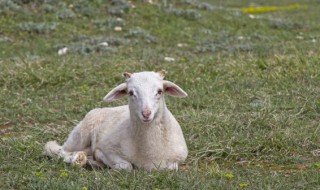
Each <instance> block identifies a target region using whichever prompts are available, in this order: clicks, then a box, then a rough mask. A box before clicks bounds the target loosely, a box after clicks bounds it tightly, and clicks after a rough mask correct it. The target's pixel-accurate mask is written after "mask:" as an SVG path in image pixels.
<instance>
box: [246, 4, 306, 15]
mask: <svg viewBox="0 0 320 190" xmlns="http://www.w3.org/2000/svg"><path fill="white" fill-rule="evenodd" d="M302 8H306V6H302V5H300V4H293V5H288V6H265V7H245V8H242V9H241V11H242V12H244V13H251V14H252V13H266V12H272V11H289V10H296V9H302Z"/></svg>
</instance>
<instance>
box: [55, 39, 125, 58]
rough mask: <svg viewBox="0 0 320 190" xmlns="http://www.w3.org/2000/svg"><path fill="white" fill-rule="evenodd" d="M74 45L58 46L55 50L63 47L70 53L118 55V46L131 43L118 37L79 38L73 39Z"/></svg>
mask: <svg viewBox="0 0 320 190" xmlns="http://www.w3.org/2000/svg"><path fill="white" fill-rule="evenodd" d="M72 40H73V43H71V44H70V45H57V46H56V48H55V49H57V50H58V49H61V48H63V47H67V48H68V52H69V53H78V54H84V55H86V54H92V53H116V52H117V48H116V47H117V46H121V45H125V44H128V43H129V41H128V40H126V39H123V38H117V37H102V36H96V37H88V36H77V37H73V39H72Z"/></svg>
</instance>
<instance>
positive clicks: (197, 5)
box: [180, 0, 223, 11]
mask: <svg viewBox="0 0 320 190" xmlns="http://www.w3.org/2000/svg"><path fill="white" fill-rule="evenodd" d="M180 3H183V4H187V5H191V6H193V7H195V8H198V9H201V10H206V11H213V10H220V9H223V7H221V6H213V5H211V4H209V3H204V2H198V1H193V0H180Z"/></svg>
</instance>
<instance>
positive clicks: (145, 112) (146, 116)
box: [142, 109, 151, 119]
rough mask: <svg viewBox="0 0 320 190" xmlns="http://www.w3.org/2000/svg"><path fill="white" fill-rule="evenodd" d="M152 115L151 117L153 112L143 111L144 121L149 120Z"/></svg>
mask: <svg viewBox="0 0 320 190" xmlns="http://www.w3.org/2000/svg"><path fill="white" fill-rule="evenodd" d="M150 115H151V111H150V110H149V109H144V110H143V111H142V116H143V118H144V119H149V117H150Z"/></svg>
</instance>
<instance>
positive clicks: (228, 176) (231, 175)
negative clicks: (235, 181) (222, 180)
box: [226, 173, 234, 179]
mask: <svg viewBox="0 0 320 190" xmlns="http://www.w3.org/2000/svg"><path fill="white" fill-rule="evenodd" d="M226 177H227V179H232V178H234V175H233V174H231V173H230V174H226Z"/></svg>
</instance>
